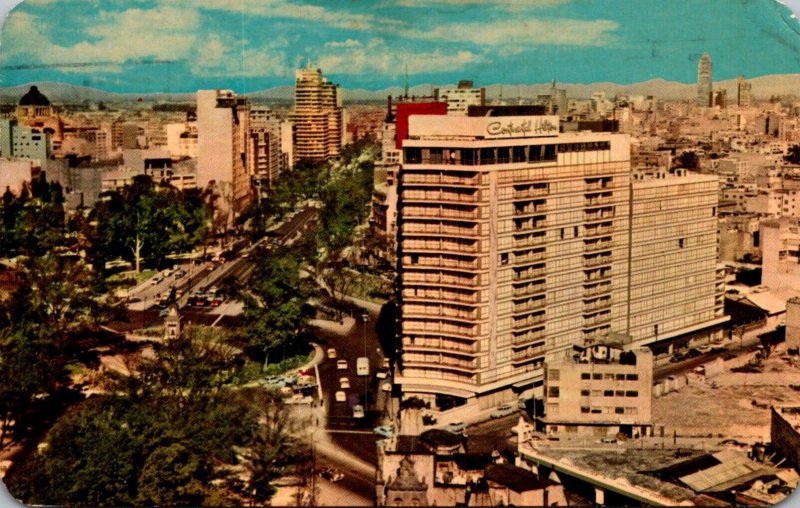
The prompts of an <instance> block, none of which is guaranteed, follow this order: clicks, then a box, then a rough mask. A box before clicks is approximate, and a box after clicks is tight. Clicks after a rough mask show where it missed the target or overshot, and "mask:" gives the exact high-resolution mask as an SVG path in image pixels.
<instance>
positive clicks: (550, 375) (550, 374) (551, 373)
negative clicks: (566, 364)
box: [547, 369, 558, 381]
mask: <svg viewBox="0 0 800 508" xmlns="http://www.w3.org/2000/svg"><path fill="white" fill-rule="evenodd" d="M547 379H549V380H550V381H558V370H557V369H555V370H554V369H548V370H547Z"/></svg>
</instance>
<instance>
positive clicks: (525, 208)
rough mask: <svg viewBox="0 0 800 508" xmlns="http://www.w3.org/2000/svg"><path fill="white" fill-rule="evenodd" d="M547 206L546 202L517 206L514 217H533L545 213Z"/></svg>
mask: <svg viewBox="0 0 800 508" xmlns="http://www.w3.org/2000/svg"><path fill="white" fill-rule="evenodd" d="M546 211H547V205H546V204H545V203H544V201H539V202H535V201H534V202H532V203H528V204H519V203H518V204H517V205H516V206H515V207H514V215H531V214H536V213H545V212H546Z"/></svg>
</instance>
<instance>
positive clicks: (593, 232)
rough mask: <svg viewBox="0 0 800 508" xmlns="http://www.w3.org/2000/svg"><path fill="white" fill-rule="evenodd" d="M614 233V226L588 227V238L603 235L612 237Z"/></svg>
mask: <svg viewBox="0 0 800 508" xmlns="http://www.w3.org/2000/svg"><path fill="white" fill-rule="evenodd" d="M613 232H614V227H613V226H595V227H591V226H587V227H586V233H585V234H586V236H589V237H591V236H602V235H610V234H611V233H613Z"/></svg>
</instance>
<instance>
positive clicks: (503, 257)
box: [500, 252, 508, 265]
mask: <svg viewBox="0 0 800 508" xmlns="http://www.w3.org/2000/svg"><path fill="white" fill-rule="evenodd" d="M500 264H501V265H507V264H508V252H504V253H502V254H500Z"/></svg>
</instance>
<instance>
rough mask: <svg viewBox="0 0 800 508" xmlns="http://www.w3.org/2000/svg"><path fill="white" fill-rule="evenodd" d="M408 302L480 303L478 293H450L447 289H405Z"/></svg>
mask: <svg viewBox="0 0 800 508" xmlns="http://www.w3.org/2000/svg"><path fill="white" fill-rule="evenodd" d="M403 298H404V299H406V300H444V301H448V302H462V303H478V301H479V300H478V292H477V291H450V290H446V289H433V288H415V289H404V290H403Z"/></svg>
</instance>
